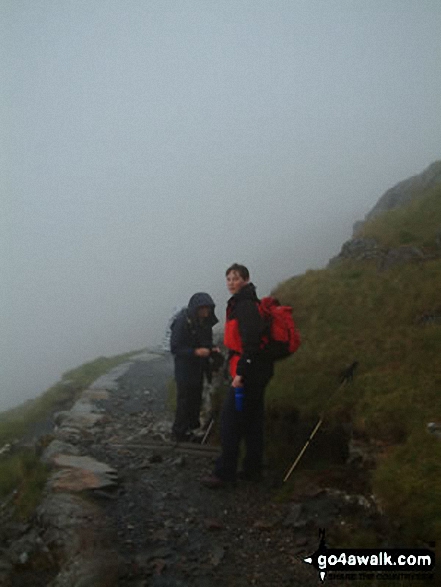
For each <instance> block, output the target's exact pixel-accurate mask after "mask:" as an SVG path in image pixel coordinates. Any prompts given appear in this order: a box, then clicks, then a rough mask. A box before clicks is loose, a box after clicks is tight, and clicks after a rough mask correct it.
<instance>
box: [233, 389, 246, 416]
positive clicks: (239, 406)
mask: <svg viewBox="0 0 441 587" xmlns="http://www.w3.org/2000/svg"><path fill="white" fill-rule="evenodd" d="M243 396H244V389H243V387H235V388H234V403H235V406H236V412H242V411H243Z"/></svg>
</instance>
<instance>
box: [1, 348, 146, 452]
mask: <svg viewBox="0 0 441 587" xmlns="http://www.w3.org/2000/svg"><path fill="white" fill-rule="evenodd" d="M137 352H140V351H131V352H129V353H124V354H121V355H116V356H113V357H98V358H97V359H95V360H93V361H90V362H89V363H85V364H84V365H81V366H80V367H76V368H75V369H71V370H70V371H67V372H66V373H64V374H63V375H62V378H61V380H60V381H59V382H58V383H56V384H55V385H53V386H52V387H50V388H49V389H48V390H47V391H45V392H44V393H42V394H41V395H40V396H39V397H37V398H36V399H34V400H29V401H27V402H25V403H24V404H22V405H20V406H18V407H16V408H13V409H11V410H8V411H6V412H1V413H0V447H1V446H2V445H3V444H5V443H7V442H11V441H13V440H15V439H19V438H21V437H22V436H23V435H25V434H26V433H27V432H28V431H29V430H30V429H31V428H32V426H33V425H34V424H35V423H36V422H38V421H41V420H44V419H45V418H47V416H48V415H49V414H50V413H51V412H53V411H57V410H62V409H67V408H68V407H69V406H70V405H72V403H73V402H74V401H75V400H76V399H77V398H78V397H79V395H80V394H81V392H82V391H84V390H85V389H87V387H88V386H89V385H90V384H91V383H93V381H95V379H97V378H98V377H100V376H101V375H103V374H104V373H107V371H109V370H110V369H112V368H113V367H116V366H117V365H119V364H120V363H123V362H124V361H126V360H128V359H130V357H131V356H132V355H134V354H136V353H137Z"/></svg>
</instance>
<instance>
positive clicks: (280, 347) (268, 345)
mask: <svg viewBox="0 0 441 587" xmlns="http://www.w3.org/2000/svg"><path fill="white" fill-rule="evenodd" d="M258 308H259V312H260V315H261V316H262V318H263V319H264V320H265V322H266V323H267V325H268V329H267V332H266V333H265V335H264V336H263V348H264V349H265V350H268V352H270V353H271V355H272V358H273V359H274V360H279V359H284V358H286V357H289V356H290V355H292V354H293V353H295V352H296V350H297V349H298V348H299V346H300V333H299V331H298V330H297V328H296V325H295V324H294V319H293V317H292V308H291V306H282V305H281V304H280V302H279V301H278V300H277V299H276V298H273V297H271V296H268V297H265V298H262V299H261V300H260V302H259V304H258Z"/></svg>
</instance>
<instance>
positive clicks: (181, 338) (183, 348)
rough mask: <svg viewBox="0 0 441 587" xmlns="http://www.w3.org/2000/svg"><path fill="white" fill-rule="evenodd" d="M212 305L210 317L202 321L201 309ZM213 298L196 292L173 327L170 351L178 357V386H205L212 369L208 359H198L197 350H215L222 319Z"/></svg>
mask: <svg viewBox="0 0 441 587" xmlns="http://www.w3.org/2000/svg"><path fill="white" fill-rule="evenodd" d="M201 306H209V308H210V315H209V316H208V317H207V318H204V319H202V320H200V319H199V318H198V315H197V310H198V308H200V307H201ZM214 308H215V304H214V302H213V299H212V297H211V296H210V295H209V294H207V293H203V292H199V293H195V294H194V295H193V296H192V297H191V298H190V301H189V303H188V306H187V308H183V309H182V310H181V311H180V312H179V314H178V315H177V316H176V318H175V320H174V321H173V324H172V325H171V338H170V350H171V352H172V353H173V355H174V357H175V378H176V383H177V384H178V385H191V386H193V385H197V386H198V385H202V380H203V375H204V372H206V371H207V370H208V365H209V362H208V358H203V357H197V356H195V354H194V351H195V349H197V348H200V347H205V348H209V349H211V348H213V326H214V325H215V324H217V322H218V319H217V318H216V315H215V313H214Z"/></svg>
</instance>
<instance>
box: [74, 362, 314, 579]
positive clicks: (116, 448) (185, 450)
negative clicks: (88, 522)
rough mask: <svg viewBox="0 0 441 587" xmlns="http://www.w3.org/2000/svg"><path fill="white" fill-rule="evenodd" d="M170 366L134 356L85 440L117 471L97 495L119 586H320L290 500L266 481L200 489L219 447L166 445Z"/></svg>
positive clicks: (86, 448) (169, 423)
mask: <svg viewBox="0 0 441 587" xmlns="http://www.w3.org/2000/svg"><path fill="white" fill-rule="evenodd" d="M171 368H172V366H171V362H170V359H169V357H161V358H158V359H154V360H149V361H146V360H142V359H141V360H138V361H136V362H135V363H134V364H133V365H132V366H131V367H130V368H129V370H128V371H127V373H126V374H125V375H123V376H122V377H121V378H120V379H119V381H118V383H119V385H118V389H117V390H114V391H113V392H112V393H111V395H110V398H109V399H108V400H103V401H101V402H99V403H100V406H101V407H102V408H103V409H105V413H106V418H105V419H104V420H103V421H102V422H101V423H99V424H97V428H98V430H97V432H96V433H95V434H94V441H93V443H92V444H89V445H88V446H85V445H84V446H83V450H84V451H85V450H87V452H88V454H90V455H92V456H93V457H95V458H96V459H97V460H99V461H102V462H105V463H107V464H108V465H110V466H111V467H112V468H114V469H115V470H117V471H118V479H119V481H118V485H117V486H116V487H115V488H114V489H112V490H107V491H105V492H104V491H102V492H100V493H99V494H98V495H97V496H96V499H99V500H100V502H101V506H102V508H103V509H104V511H105V512H106V515H107V518H108V520H110V523H111V525H112V531H113V533H114V535H115V536H116V541H117V551H118V553H119V564H118V583H117V584H118V585H121V586H126V585H127V586H129V585H131V586H132V585H133V586H139V587H141V586H150V585H152V586H155V587H156V586H157V587H159V586H164V587H165V586H167V587H184V586H194V587H205V586H207V587H208V586H217V585H219V586H221V585H222V586H225V585H231V586H236V585H237V586H242V585H244V586H245V585H266V586H268V585H270V586H271V585H274V586H283V585H290V586H292V585H302V586H305V587H307V586H308V585H311V586H312V585H317V573H316V572H315V571H314V570H313V569H311V568H309V567H308V566H307V565H305V564H304V563H303V562H302V556H301V555H302V554H306V552H307V549H308V548H312V549H313V550H312V551H311V552H313V551H314V550H315V549H316V547H317V539H316V537H315V536H314V537H312V536H311V537H310V544H308V540H309V539H308V538H307V537H305V535H304V534H301V533H300V534H299V532H295V531H294V530H293V528H292V526H291V523H290V514H291V513H292V512H291V509H290V508H291V506H290V505H286V504H285V505H276V504H275V503H273V502H272V489H271V486H270V482H267V483H263V484H262V485H256V484H250V483H242V484H238V486H237V487H236V488H231V489H227V490H223V489H222V490H216V491H213V490H209V489H206V488H204V487H202V486H201V485H200V483H199V479H200V477H201V476H202V475H204V474H207V473H209V472H210V471H211V469H212V465H213V460H214V458H215V457H216V456H217V454H218V449H217V448H216V447H210V446H209V447H207V448H204V447H198V445H194V446H191V445H174V446H173V445H170V443H164V442H163V438H164V436H166V437H167V436H169V430H170V426H171V419H172V414H171V413H170V412H169V411H167V409H166V396H167V384H168V381H169V379H170V377H171V373H172V371H171ZM98 385H99V383H98Z"/></svg>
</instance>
